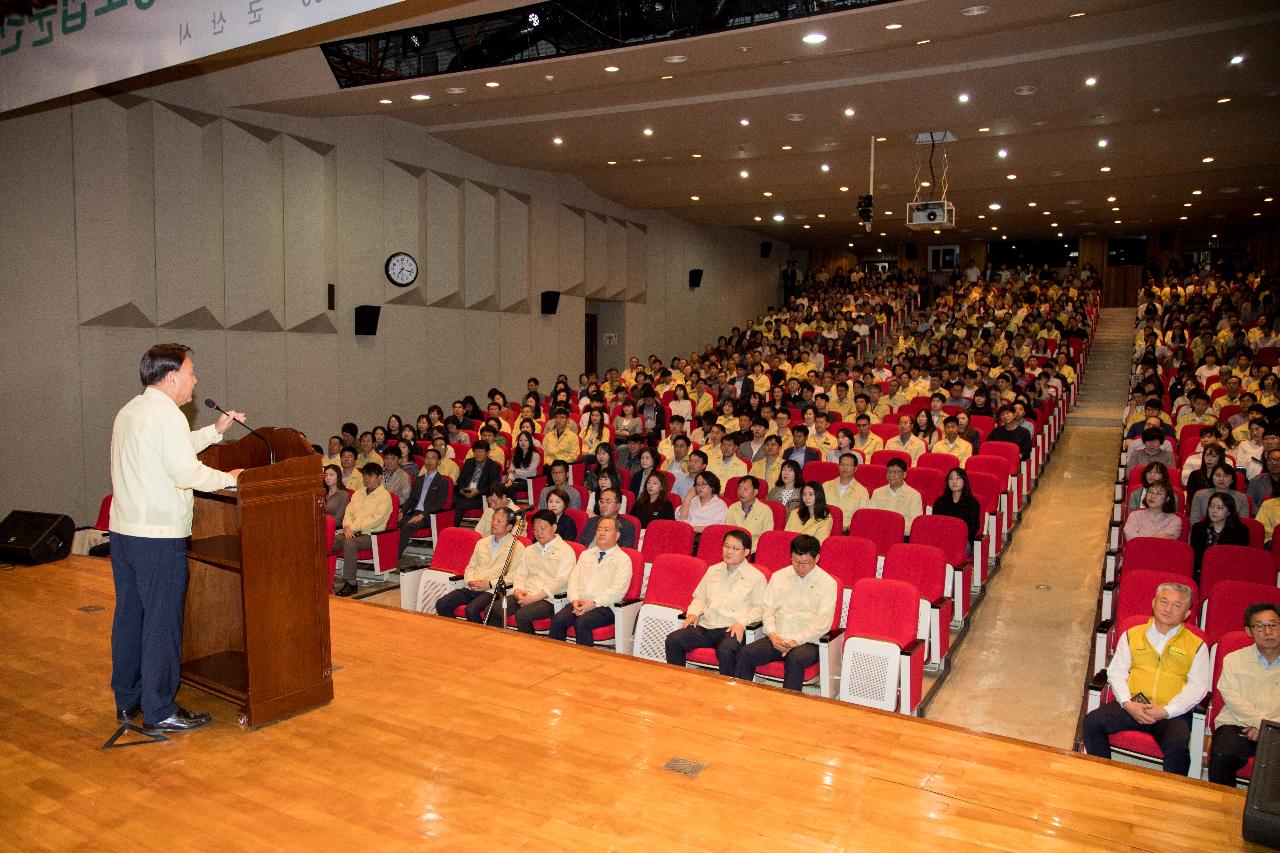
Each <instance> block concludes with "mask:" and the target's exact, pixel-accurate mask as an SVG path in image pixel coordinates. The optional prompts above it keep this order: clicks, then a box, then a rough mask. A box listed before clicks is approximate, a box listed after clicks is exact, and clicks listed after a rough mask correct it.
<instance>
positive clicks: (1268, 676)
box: [667, 602, 1280, 788]
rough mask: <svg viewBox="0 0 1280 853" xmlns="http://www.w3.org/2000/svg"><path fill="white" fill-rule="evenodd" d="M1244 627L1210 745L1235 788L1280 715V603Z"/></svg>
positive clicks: (1218, 768)
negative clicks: (1268, 723)
mask: <svg viewBox="0 0 1280 853" xmlns="http://www.w3.org/2000/svg"><path fill="white" fill-rule="evenodd" d="M1244 629H1245V632H1246V633H1247V634H1248V635H1249V637H1250V638H1251V639H1252V640H1253V645H1251V646H1246V647H1244V648H1242V649H1236V650H1235V651H1234V652H1231V653H1230V654H1228V655H1226V656H1225V657H1223V659H1222V672H1221V674H1220V675H1219V676H1218V693H1219V694H1220V695H1221V696H1222V707H1221V708H1220V709H1218V716H1217V719H1216V720H1215V721H1214V729H1213V741H1212V743H1211V744H1210V746H1209V781H1210V782H1216V783H1217V784H1219V785H1227V786H1228V787H1231V788H1234V787H1235V786H1236V774H1237V773H1239V772H1240V770H1241V769H1243V767H1244V766H1245V764H1247V763H1248V762H1249V759H1250V758H1253V757H1254V753H1255V752H1256V750H1257V747H1258V734H1259V730H1260V729H1261V728H1262V721H1263V720H1275V719H1278V718H1280V666H1277V665H1276V661H1277V660H1280V607H1277V606H1276V605H1275V604H1272V603H1270V602H1259V603H1257V604H1251V605H1249V607H1248V608H1247V609H1246V610H1245V612H1244ZM667 648H668V649H670V648H671V646H670V645H669V644H668V646H667ZM668 659H670V653H668Z"/></svg>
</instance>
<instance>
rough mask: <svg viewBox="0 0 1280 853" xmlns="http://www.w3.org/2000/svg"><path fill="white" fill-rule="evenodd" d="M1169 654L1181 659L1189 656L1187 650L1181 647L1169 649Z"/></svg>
mask: <svg viewBox="0 0 1280 853" xmlns="http://www.w3.org/2000/svg"><path fill="white" fill-rule="evenodd" d="M1169 654H1171V655H1177V656H1178V657H1180V658H1185V657H1186V656H1187V652H1186V650H1185V649H1183V648H1182V647H1181V646H1174V647H1173V648H1171V649H1169Z"/></svg>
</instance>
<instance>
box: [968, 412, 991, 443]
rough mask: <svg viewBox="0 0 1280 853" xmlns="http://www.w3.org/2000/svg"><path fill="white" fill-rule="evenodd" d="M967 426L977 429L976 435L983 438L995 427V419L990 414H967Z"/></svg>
mask: <svg viewBox="0 0 1280 853" xmlns="http://www.w3.org/2000/svg"><path fill="white" fill-rule="evenodd" d="M969 426H971V427H973V428H974V429H975V430H977V432H978V436H979V437H980V438H982V439H984V440H985V439H986V437H987V436H988V435H990V434H991V430H993V429H995V426H996V419H995V418H993V417H991V416H990V415H969Z"/></svg>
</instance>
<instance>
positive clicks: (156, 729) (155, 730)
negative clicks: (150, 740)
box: [142, 708, 213, 735]
mask: <svg viewBox="0 0 1280 853" xmlns="http://www.w3.org/2000/svg"><path fill="white" fill-rule="evenodd" d="M212 722H213V717H212V716H210V715H209V714H200V713H193V712H191V711H188V710H186V709H185V708H179V709H178V710H177V711H175V712H174V714H173V716H172V717H169V718H168V719H164V720H161V721H160V722H158V723H145V722H144V723H143V724H142V730H143V731H144V732H146V733H147V734H149V735H155V734H163V733H164V732H190V731H195V730H196V729H202V728H204V727H205V726H207V725H209V724H210V723H212Z"/></svg>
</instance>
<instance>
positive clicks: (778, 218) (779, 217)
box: [773, 213, 786, 222]
mask: <svg viewBox="0 0 1280 853" xmlns="http://www.w3.org/2000/svg"><path fill="white" fill-rule="evenodd" d="M784 219H786V217H785V216H783V215H782V214H781V213H775V214H774V215H773V221H774V222H781V221H782V220H784Z"/></svg>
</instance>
